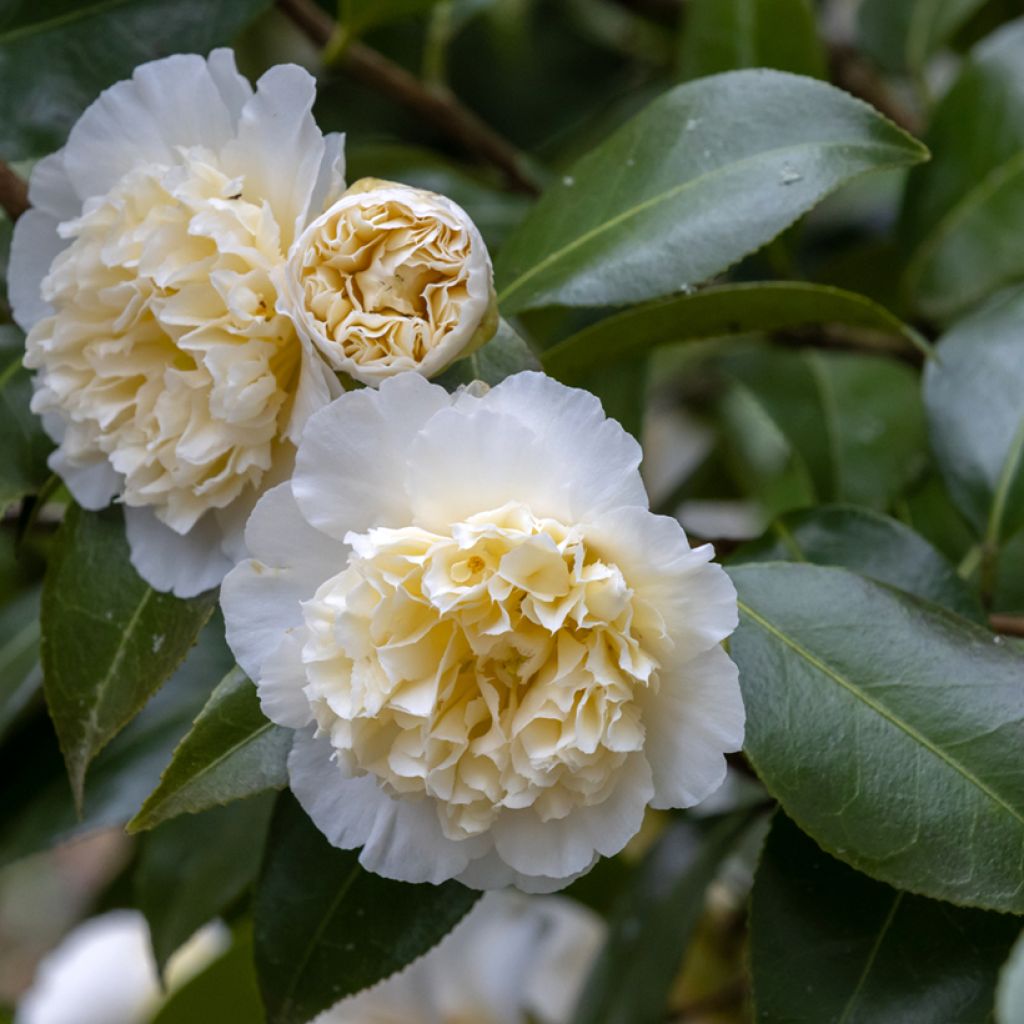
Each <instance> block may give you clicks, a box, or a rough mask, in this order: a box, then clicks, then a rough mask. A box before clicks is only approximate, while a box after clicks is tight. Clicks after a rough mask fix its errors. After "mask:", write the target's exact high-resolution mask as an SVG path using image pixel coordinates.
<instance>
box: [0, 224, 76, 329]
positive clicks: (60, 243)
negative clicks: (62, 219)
mask: <svg viewBox="0 0 1024 1024" xmlns="http://www.w3.org/2000/svg"><path fill="white" fill-rule="evenodd" d="M58 223H59V222H58V221H57V220H56V219H55V218H54V217H52V216H51V215H50V214H48V213H43V211H42V210H27V211H26V212H25V213H23V214H22V215H21V216H20V217H19V218H18V222H17V223H16V224H15V225H14V237H13V238H12V239H11V257H10V266H9V267H8V271H7V294H8V296H9V297H10V300H11V309H12V311H13V313H14V321H15V323H17V325H18V326H19V327H20V328H21V329H22V330H23V331H25V332H26V333H27V332H28V331H30V330H32V328H33V327H35V325H36V324H37V323H39V321H40V320H42V319H43V318H44V317H48V316H50V315H51V314H52V313H53V307H52V306H51V305H50V304H49V303H48V302H46V300H45V299H44V298H43V294H42V288H41V286H42V283H43V278H44V277H46V275H47V274H48V273H49V272H50V266H51V264H52V263H53V261H54V259H56V257H57V255H58V253H60V252H61V251H62V250H63V249H64V248H66V246H67V244H68V243H67V241H66V240H65V239H63V238H61V237H60V236H59V235H58V234H57V224H58Z"/></svg>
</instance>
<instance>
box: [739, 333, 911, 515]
mask: <svg viewBox="0 0 1024 1024" xmlns="http://www.w3.org/2000/svg"><path fill="white" fill-rule="evenodd" d="M722 365H723V367H724V368H725V369H726V371H727V372H728V373H730V374H731V375H732V376H733V377H735V378H736V379H737V380H738V381H740V382H741V383H742V385H743V387H744V388H745V389H746V390H747V391H748V392H749V393H750V394H751V395H752V396H753V397H754V398H755V399H756V401H757V402H758V403H759V404H760V406H761V407H762V409H763V410H764V412H765V413H766V414H767V416H768V417H769V419H771V420H772V422H774V423H775V425H776V426H777V427H778V428H779V430H780V431H781V433H782V434H783V436H784V437H785V438H786V440H787V441H788V442H789V443H790V445H791V446H792V448H793V450H794V451H795V452H796V453H797V455H799V457H800V458H801V460H802V461H803V464H804V466H805V468H806V470H807V474H808V477H809V479H810V481H811V483H812V484H813V486H814V489H815V491H816V492H817V495H818V499H819V500H820V501H839V502H843V501H845V502H852V503H855V504H860V505H870V506H874V507H879V508H883V507H885V506H886V505H888V504H889V502H890V501H891V500H892V498H893V497H894V496H895V495H897V494H899V493H900V492H901V491H902V490H903V489H904V488H905V487H906V486H907V484H908V483H909V482H910V481H911V480H913V479H914V478H915V477H916V476H918V475H919V474H920V472H921V471H922V470H923V469H924V467H925V465H926V463H927V454H926V449H925V430H924V413H923V409H922V406H921V399H920V393H919V385H918V378H917V375H916V374H915V373H914V372H913V370H911V368H910V367H908V366H905V365H903V364H900V363H896V362H894V361H892V360H890V359H883V358H881V357H878V356H867V355H854V354H851V353H845V352H818V351H812V350H806V349H805V350H801V351H798V352H793V351H783V350H779V349H765V348H761V349H757V350H753V351H750V352H746V353H741V354H737V355H730V356H728V357H726V358H724V359H723V360H722Z"/></svg>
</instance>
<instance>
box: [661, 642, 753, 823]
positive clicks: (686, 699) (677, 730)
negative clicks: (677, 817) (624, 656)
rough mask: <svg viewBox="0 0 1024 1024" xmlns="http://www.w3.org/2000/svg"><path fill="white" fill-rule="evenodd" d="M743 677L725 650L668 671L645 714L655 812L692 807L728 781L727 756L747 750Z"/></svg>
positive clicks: (713, 650)
mask: <svg viewBox="0 0 1024 1024" xmlns="http://www.w3.org/2000/svg"><path fill="white" fill-rule="evenodd" d="M744 718H745V715H744V710H743V697H742V695H741V693H740V686H739V672H738V670H737V668H736V665H735V664H734V663H733V661H732V659H731V658H730V657H729V655H728V654H726V653H725V651H724V650H723V649H722V648H721V647H712V648H711V650H709V651H705V652H704V653H703V654H701V655H699V656H698V657H696V658H694V659H693V660H691V661H688V662H685V663H683V664H680V665H672V666H668V667H667V668H666V671H665V672H664V673H663V675H662V680H661V687H660V689H659V691H658V693H657V694H651V695H650V697H649V698H648V700H647V701H646V705H645V708H644V725H645V727H646V729H647V746H646V750H647V759H648V761H649V762H650V765H651V772H652V776H653V778H654V790H655V793H654V799H653V800H652V801H651V803H652V806H654V807H662V808H664V807H692V806H693V805H694V804H697V803H700V801H701V800H703V799H704V798H705V797H707V796H710V795H711V794H712V793H713V792H714V791H715V790H716V789H718V787H719V786H720V785H721V784H722V781H723V780H724V779H725V772H726V767H727V766H726V761H725V756H724V755H725V754H726V753H729V752H732V751H734V750H739V749H740V747H742V746H743V725H744Z"/></svg>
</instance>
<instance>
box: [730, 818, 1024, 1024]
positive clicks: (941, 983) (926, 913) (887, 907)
mask: <svg viewBox="0 0 1024 1024" xmlns="http://www.w3.org/2000/svg"><path fill="white" fill-rule="evenodd" d="M1019 927H1020V926H1019V923H1018V922H1016V921H1014V919H1013V918H1012V917H1008V916H1006V915H1002V914H991V913H987V912H985V911H983V910H973V909H970V908H965V907H952V906H950V905H949V904H948V903H940V902H938V901H936V900H929V899H925V898H924V897H923V896H912V895H910V894H909V893H906V892H900V891H898V890H896V889H891V888H890V887H889V886H887V885H883V884H882V883H881V882H875V881H873V880H872V879H870V878H868V877H866V876H865V875H862V874H859V873H858V872H856V871H853V870H852V869H851V868H849V867H847V866H846V865H845V864H842V863H841V862H840V861H838V860H835V859H834V858H832V857H830V856H829V855H828V854H827V853H823V852H822V851H821V849H819V847H817V846H816V845H815V844H814V843H813V842H812V841H811V840H810V839H808V838H807V836H805V835H804V834H803V833H802V832H801V831H800V830H799V829H798V828H797V827H796V826H795V825H794V824H793V823H792V822H791V821H789V820H788V819H787V818H786V817H785V816H784V815H782V814H778V815H776V818H775V821H774V823H773V825H772V830H771V832H770V833H769V835H768V840H767V842H766V844H765V848H764V853H763V855H762V857H761V864H760V866H759V868H758V871H757V875H756V877H755V880H754V893H753V898H752V901H751V913H750V945H751V952H750V961H751V974H752V976H753V982H754V1005H755V1007H756V1010H757V1013H756V1019H757V1021H758V1024H783V1022H785V1024H938V1022H939V1021H950V1022H952V1021H956V1024H989V1022H990V1021H991V1020H992V1000H993V990H994V988H995V981H996V974H997V972H998V970H999V965H1000V964H1001V963H1002V961H1003V960H1004V959H1005V957H1006V954H1007V950H1008V949H1009V947H1010V944H1011V943H1012V942H1013V940H1014V938H1015V937H1016V935H1017V932H1018V931H1019Z"/></svg>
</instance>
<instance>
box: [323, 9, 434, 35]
mask: <svg viewBox="0 0 1024 1024" xmlns="http://www.w3.org/2000/svg"><path fill="white" fill-rule="evenodd" d="M439 2H440V0H339V3H338V21H339V23H340V24H341V25H343V26H344V28H345V31H346V32H347V33H348V34H349V35H351V36H358V35H362V34H363V33H364V32H370V31H372V30H373V29H375V28H380V27H381V26H382V25H387V24H388V23H389V22H392V21H398V20H400V19H401V18H409V17H412V16H414V15H417V14H425V13H426V12H427V11H429V10H430V8H431V7H433V6H434V5H435V4H437V3H439Z"/></svg>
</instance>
